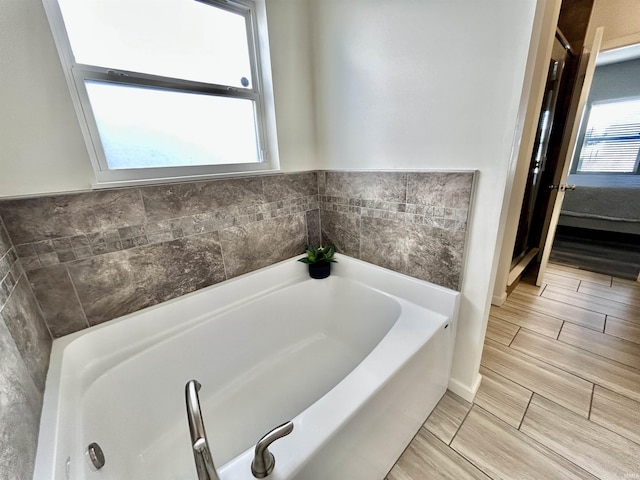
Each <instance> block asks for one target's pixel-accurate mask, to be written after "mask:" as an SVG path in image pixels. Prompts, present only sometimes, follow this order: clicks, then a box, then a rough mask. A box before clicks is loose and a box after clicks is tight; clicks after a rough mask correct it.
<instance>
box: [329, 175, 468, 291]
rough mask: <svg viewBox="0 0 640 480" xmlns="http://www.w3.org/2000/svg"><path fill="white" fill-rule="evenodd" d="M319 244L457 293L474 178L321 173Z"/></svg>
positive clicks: (464, 176) (460, 176) (461, 176)
mask: <svg viewBox="0 0 640 480" xmlns="http://www.w3.org/2000/svg"><path fill="white" fill-rule="evenodd" d="M318 175H319V179H318V185H319V193H320V203H321V210H320V216H321V220H320V224H321V232H322V244H323V245H330V244H333V245H335V246H336V248H337V250H338V251H339V252H342V253H345V254H347V255H349V256H352V257H355V258H360V259H362V260H365V261H367V262H370V263H374V264H376V265H380V266H382V267H386V268H389V269H391V270H395V271H397V272H400V273H404V274H407V275H411V276H413V277H416V278H420V279H422V280H427V281H429V282H433V283H436V284H438V285H442V286H445V287H448V288H452V289H454V290H459V289H460V283H461V279H462V265H463V263H462V256H463V253H464V247H465V237H466V231H467V217H468V212H469V208H470V204H471V194H472V187H473V178H474V172H331V171H328V172H320V173H319V174H318Z"/></svg>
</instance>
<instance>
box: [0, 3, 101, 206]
mask: <svg viewBox="0 0 640 480" xmlns="http://www.w3.org/2000/svg"><path fill="white" fill-rule="evenodd" d="M0 112H2V114H0V197H5V196H12V195H25V194H31V193H43V192H59V191H65V190H77V189H86V188H89V186H90V182H91V179H92V177H93V170H92V169H91V163H90V161H89V156H88V154H87V149H86V147H85V144H84V140H83V139H82V134H81V133H80V127H79V125H78V120H77V117H76V114H75V112H74V110H73V105H72V104H71V97H70V95H69V89H68V88H67V84H66V82H65V79H64V75H63V73H62V67H61V66H60V60H59V58H58V53H57V51H56V48H55V45H54V43H53V37H52V36H51V31H50V29H49V24H48V23H47V19H46V16H45V13H44V8H43V7H42V3H41V2H40V1H39V0H2V6H1V10H0Z"/></svg>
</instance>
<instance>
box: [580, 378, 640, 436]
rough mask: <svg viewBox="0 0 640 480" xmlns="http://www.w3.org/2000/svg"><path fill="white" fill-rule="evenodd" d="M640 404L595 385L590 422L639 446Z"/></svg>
mask: <svg viewBox="0 0 640 480" xmlns="http://www.w3.org/2000/svg"><path fill="white" fill-rule="evenodd" d="M638 412H640V403H639V402H636V401H634V400H631V399H630V398H627V397H625V396H623V395H618V394H617V393H615V392H612V391H611V390H607V389H606V388H602V387H600V386H598V385H596V388H595V390H594V392H593V404H592V406H591V416H590V419H591V421H592V422H595V423H597V424H598V425H602V426H603V427H606V428H608V429H609V430H613V431H614V432H616V433H618V434H620V435H622V436H623V437H626V438H628V439H629V440H633V441H634V442H636V443H637V444H639V445H640V414H638Z"/></svg>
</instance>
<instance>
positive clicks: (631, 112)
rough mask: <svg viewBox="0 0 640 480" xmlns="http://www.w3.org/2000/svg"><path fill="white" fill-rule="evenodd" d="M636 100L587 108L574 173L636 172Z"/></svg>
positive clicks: (639, 106)
mask: <svg viewBox="0 0 640 480" xmlns="http://www.w3.org/2000/svg"><path fill="white" fill-rule="evenodd" d="M639 161H640V98H633V99H624V100H616V101H607V102H598V103H594V104H592V106H591V110H590V112H589V119H588V123H587V129H586V132H585V137H584V142H583V144H582V149H581V151H580V157H579V159H578V164H577V167H576V170H575V172H576V173H617V174H621V173H627V174H634V173H638V163H639Z"/></svg>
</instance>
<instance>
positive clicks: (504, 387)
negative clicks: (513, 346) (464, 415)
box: [474, 366, 533, 428]
mask: <svg viewBox="0 0 640 480" xmlns="http://www.w3.org/2000/svg"><path fill="white" fill-rule="evenodd" d="M480 375H482V383H481V384H480V388H479V389H478V393H477V394H476V398H475V399H474V403H475V404H476V405H478V406H479V407H482V408H484V409H485V410H486V411H487V412H489V413H491V414H493V415H495V416H496V417H498V418H499V419H500V420H502V421H503V422H505V423H507V424H509V425H511V426H512V427H515V428H518V427H519V426H520V422H521V421H522V418H523V417H524V412H525V410H526V409H527V405H529V400H530V399H531V395H532V394H533V392H531V390H527V389H526V388H524V387H522V386H520V385H518V384H517V383H515V382H512V381H511V380H509V379H508V378H505V377H503V376H502V375H498V374H497V373H495V372H493V371H491V370H489V369H487V368H485V367H482V366H481V367H480Z"/></svg>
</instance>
